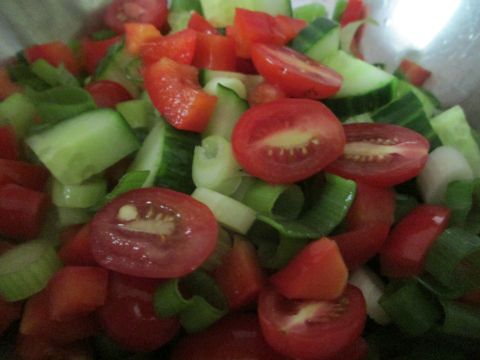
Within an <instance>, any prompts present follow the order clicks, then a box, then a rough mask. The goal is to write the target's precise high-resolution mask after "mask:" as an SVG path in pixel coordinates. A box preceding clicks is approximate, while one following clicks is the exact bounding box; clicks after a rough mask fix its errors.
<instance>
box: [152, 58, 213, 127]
mask: <svg viewBox="0 0 480 360" xmlns="http://www.w3.org/2000/svg"><path fill="white" fill-rule="evenodd" d="M144 76H145V87H146V89H147V92H148V94H149V96H150V99H151V100H152V103H153V104H154V105H155V107H156V108H157V110H158V111H160V113H161V114H162V115H163V116H164V117H165V119H166V120H167V121H168V122H169V123H170V124H172V125H173V126H175V127H176V128H178V129H181V130H190V131H196V132H204V131H205V130H206V128H207V126H208V121H209V120H210V116H211V115H212V113H213V110H214V109H215V105H216V104H217V101H218V98H217V97H216V96H214V95H210V94H208V93H207V92H205V91H204V90H203V88H202V87H201V85H200V83H199V82H198V69H197V68H196V67H194V66H190V65H185V64H179V63H177V62H175V61H173V60H170V59H168V58H166V57H163V58H162V59H161V60H160V61H158V62H156V63H154V64H153V65H151V66H148V67H147V68H146V70H145V73H144Z"/></svg>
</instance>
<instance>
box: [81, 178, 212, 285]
mask: <svg viewBox="0 0 480 360" xmlns="http://www.w3.org/2000/svg"><path fill="white" fill-rule="evenodd" d="M217 234H218V225H217V221H216V219H215V217H214V215H213V213H212V212H211V211H210V209H209V208H208V207H207V206H206V205H204V204H203V203H201V202H199V201H197V200H195V199H193V198H192V197H191V196H189V195H185V194H182V193H179V192H176V191H173V190H169V189H163V188H159V187H152V188H140V189H135V190H131V191H129V192H126V193H124V194H122V195H119V196H118V197H116V198H114V199H113V200H112V201H111V202H110V203H108V204H107V205H105V206H104V207H103V208H102V209H100V210H99V211H98V212H97V213H96V214H95V216H94V218H93V220H92V224H91V231H90V241H91V244H92V252H93V256H94V258H95V260H96V261H97V262H98V263H99V264H101V265H102V266H104V267H106V268H108V269H111V270H115V271H118V272H122V273H125V274H129V275H133V276H142V277H150V278H171V277H179V276H183V275H186V274H188V273H189V272H191V271H193V270H195V269H196V268H198V267H199V266H200V265H201V264H202V263H203V261H204V260H205V259H207V257H209V256H210V255H211V254H212V252H213V251H214V249H215V246H216V243H217Z"/></svg>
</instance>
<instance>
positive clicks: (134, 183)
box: [92, 170, 150, 211]
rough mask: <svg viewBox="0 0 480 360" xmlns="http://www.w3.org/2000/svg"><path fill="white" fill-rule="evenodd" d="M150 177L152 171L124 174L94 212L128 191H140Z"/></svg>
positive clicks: (95, 207) (96, 206)
mask: <svg viewBox="0 0 480 360" xmlns="http://www.w3.org/2000/svg"><path fill="white" fill-rule="evenodd" d="M149 175H150V171H147V170H145V171H130V172H127V173H126V174H124V175H123V176H122V177H121V178H120V180H119V181H118V184H117V185H116V186H115V188H113V190H112V191H110V192H109V193H108V194H107V195H106V196H105V198H104V199H102V200H101V201H100V202H99V203H97V204H96V205H95V206H94V207H93V208H92V210H93V211H98V210H99V209H100V208H101V207H102V206H103V205H105V204H106V203H108V202H109V201H110V200H112V199H113V198H115V197H116V196H118V195H120V194H123V193H125V192H127V191H130V190H133V189H139V188H141V187H143V184H145V181H146V180H147V178H148V176H149Z"/></svg>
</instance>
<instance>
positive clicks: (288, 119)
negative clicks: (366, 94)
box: [232, 99, 345, 183]
mask: <svg viewBox="0 0 480 360" xmlns="http://www.w3.org/2000/svg"><path fill="white" fill-rule="evenodd" d="M344 145H345V135H344V133H343V127H342V125H341V123H340V121H339V120H338V118H337V117H336V116H335V115H334V114H333V113H332V112H331V111H330V110H329V109H328V108H327V107H326V106H324V105H323V104H322V103H320V102H319V101H315V100H309V99H282V100H275V101H271V102H268V103H265V104H260V105H257V106H255V107H253V108H251V109H249V110H247V111H246V112H245V113H244V114H243V115H242V116H241V117H240V119H239V120H238V122H237V124H236V125H235V128H234V130H233V134H232V148H233V152H234V155H235V158H236V159H237V161H238V162H239V163H240V164H241V165H242V166H243V168H244V169H245V170H246V171H247V172H249V173H250V174H252V175H254V176H257V177H259V178H261V179H263V180H265V181H268V182H271V183H292V182H296V181H299V180H303V179H306V178H308V177H309V176H311V175H313V174H316V173H317V172H319V171H320V170H322V169H323V168H324V167H325V166H326V165H327V164H329V163H330V162H331V161H333V160H335V159H336V158H337V156H339V155H340V154H341V153H342V151H343V147H344Z"/></svg>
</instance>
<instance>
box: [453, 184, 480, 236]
mask: <svg viewBox="0 0 480 360" xmlns="http://www.w3.org/2000/svg"><path fill="white" fill-rule="evenodd" d="M445 204H446V205H447V206H448V207H449V208H451V209H452V212H451V215H450V219H449V226H451V227H461V228H463V229H465V230H467V231H468V232H471V233H472V234H478V233H480V178H476V179H473V180H457V181H452V182H451V183H449V184H448V186H447V190H446V192H445Z"/></svg>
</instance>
